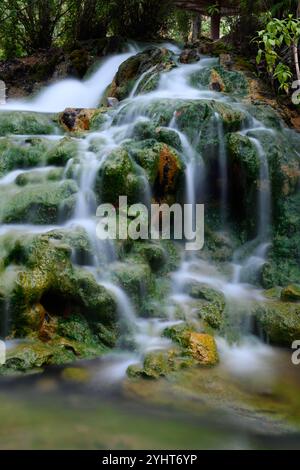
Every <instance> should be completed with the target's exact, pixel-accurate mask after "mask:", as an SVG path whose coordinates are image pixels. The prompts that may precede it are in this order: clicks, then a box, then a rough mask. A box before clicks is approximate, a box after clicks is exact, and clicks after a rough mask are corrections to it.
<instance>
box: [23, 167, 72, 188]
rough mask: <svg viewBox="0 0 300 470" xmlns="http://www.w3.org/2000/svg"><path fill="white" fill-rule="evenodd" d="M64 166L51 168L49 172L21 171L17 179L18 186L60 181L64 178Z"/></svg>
mask: <svg viewBox="0 0 300 470" xmlns="http://www.w3.org/2000/svg"><path fill="white" fill-rule="evenodd" d="M63 175H64V170H63V168H51V169H49V170H48V171H47V172H45V171H39V170H32V171H26V172H24V173H21V174H20V175H18V176H17V178H16V179H15V183H16V184H17V185H18V186H27V185H30V184H42V183H47V181H60V180H62V179H63Z"/></svg>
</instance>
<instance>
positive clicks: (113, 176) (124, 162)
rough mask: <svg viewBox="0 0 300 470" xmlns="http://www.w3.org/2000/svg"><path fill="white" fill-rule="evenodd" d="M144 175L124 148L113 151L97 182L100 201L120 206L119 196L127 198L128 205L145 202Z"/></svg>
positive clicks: (104, 164)
mask: <svg viewBox="0 0 300 470" xmlns="http://www.w3.org/2000/svg"><path fill="white" fill-rule="evenodd" d="M145 189H146V188H145V183H144V179H143V174H142V172H141V171H140V172H139V169H138V166H137V165H136V164H135V162H134V161H133V160H132V158H131V157H130V155H129V153H128V152H127V151H126V150H125V149H123V148H121V147H120V148H117V149H115V150H113V151H112V152H111V153H110V154H109V155H108V156H107V157H106V159H105V162H104V163H103V165H102V166H101V168H100V171H99V173H98V176H97V180H96V192H97V194H98V196H99V200H101V202H105V203H112V204H114V205H115V206H118V203H119V196H127V197H128V203H129V204H133V203H135V202H140V201H141V200H143V194H144V191H145Z"/></svg>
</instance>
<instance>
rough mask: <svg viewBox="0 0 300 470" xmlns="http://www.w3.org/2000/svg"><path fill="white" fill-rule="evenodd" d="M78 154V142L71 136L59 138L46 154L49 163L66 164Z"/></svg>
mask: <svg viewBox="0 0 300 470" xmlns="http://www.w3.org/2000/svg"><path fill="white" fill-rule="evenodd" d="M77 156H78V144H77V142H76V141H75V140H74V139H72V138H71V137H64V138H63V139H61V140H59V142H57V143H56V144H55V145H54V146H53V147H52V148H51V149H50V150H49V151H48V152H47V155H46V161H47V163H48V165H57V166H65V165H66V163H67V162H68V160H70V159H71V158H76V157H77Z"/></svg>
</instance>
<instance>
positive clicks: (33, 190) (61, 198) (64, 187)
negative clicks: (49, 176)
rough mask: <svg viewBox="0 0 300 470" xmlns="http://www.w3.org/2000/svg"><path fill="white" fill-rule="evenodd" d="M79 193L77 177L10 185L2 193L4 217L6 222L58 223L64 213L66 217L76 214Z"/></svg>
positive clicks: (0, 211) (0, 215)
mask: <svg viewBox="0 0 300 470" xmlns="http://www.w3.org/2000/svg"><path fill="white" fill-rule="evenodd" d="M76 192H77V185H76V183H75V182H74V181H73V180H64V181H63V182H44V183H39V184H34V185H26V186H20V187H17V189H16V188H14V187H12V188H11V189H9V190H8V189H7V188H6V189H5V192H1V193H2V194H1V203H0V220H1V221H2V223H20V222H24V223H25V222H27V223H35V224H45V225H47V224H54V223H57V221H58V219H59V217H60V215H61V214H64V216H65V218H67V217H70V216H71V215H72V213H73V210H74V208H75V204H76Z"/></svg>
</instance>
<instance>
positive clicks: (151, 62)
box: [107, 47, 175, 100]
mask: <svg viewBox="0 0 300 470" xmlns="http://www.w3.org/2000/svg"><path fill="white" fill-rule="evenodd" d="M173 66H175V64H174V62H173V55H172V53H171V52H170V51H167V50H166V49H160V48H158V47H149V48H148V49H145V50H144V51H143V52H140V53H138V54H136V55H135V56H133V57H130V58H129V59H127V60H126V61H125V62H123V63H122V64H121V65H120V67H119V69H118V72H117V74H116V76H115V78H114V81H113V83H112V84H111V86H110V87H109V89H108V90H107V96H114V97H116V98H118V99H119V100H123V99H124V98H126V97H127V96H128V95H129V94H130V92H131V91H132V89H133V87H134V85H135V83H136V81H137V80H138V78H139V77H140V76H141V75H142V74H143V73H145V72H147V71H150V70H151V69H153V67H156V71H161V70H165V69H167V70H169V69H170V68H171V67H173ZM153 72H154V70H153ZM145 78H146V79H145V80H144V81H142V83H141V84H140V87H139V91H140V92H147V91H152V89H153V87H155V86H156V85H157V82H158V78H159V76H157V75H155V76H153V77H152V78H151V80H150V81H148V80H147V76H146V77H145ZM148 78H149V77H148Z"/></svg>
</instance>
